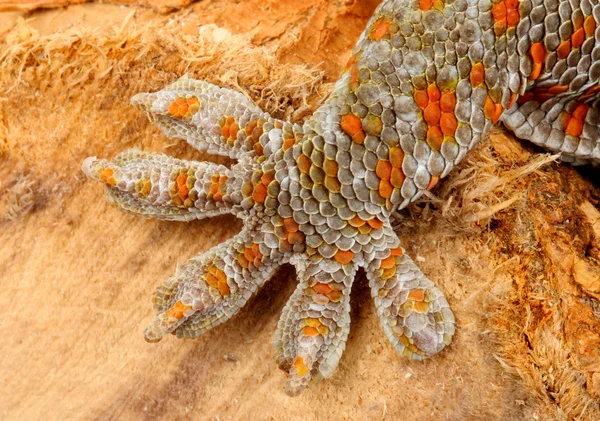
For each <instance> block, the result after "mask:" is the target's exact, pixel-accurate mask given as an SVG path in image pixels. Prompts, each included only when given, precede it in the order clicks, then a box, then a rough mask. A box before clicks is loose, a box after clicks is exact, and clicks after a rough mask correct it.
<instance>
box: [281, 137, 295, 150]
mask: <svg viewBox="0 0 600 421" xmlns="http://www.w3.org/2000/svg"><path fill="white" fill-rule="evenodd" d="M295 143H296V139H294V138H291V139H285V140H284V141H283V151H284V152H285V151H287V150H288V149H289V148H291V147H292V146H294V144H295Z"/></svg>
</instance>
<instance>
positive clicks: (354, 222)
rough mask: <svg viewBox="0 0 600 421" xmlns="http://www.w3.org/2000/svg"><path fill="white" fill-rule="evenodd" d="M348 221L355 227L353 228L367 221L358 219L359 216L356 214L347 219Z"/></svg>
mask: <svg viewBox="0 0 600 421" xmlns="http://www.w3.org/2000/svg"><path fill="white" fill-rule="evenodd" d="M348 223H349V224H350V225H351V226H353V227H355V228H358V227H362V226H363V225H365V224H366V223H367V222H366V221H363V220H362V219H360V217H359V216H358V215H357V216H355V217H354V218H352V219H351V220H349V221H348Z"/></svg>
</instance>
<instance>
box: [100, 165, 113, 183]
mask: <svg viewBox="0 0 600 421" xmlns="http://www.w3.org/2000/svg"><path fill="white" fill-rule="evenodd" d="M114 175H115V171H114V170H113V169H112V168H105V169H104V170H103V171H101V172H100V174H99V175H98V177H100V180H102V181H103V182H104V183H106V184H108V185H109V186H115V185H116V184H117V180H116V178H115V177H114Z"/></svg>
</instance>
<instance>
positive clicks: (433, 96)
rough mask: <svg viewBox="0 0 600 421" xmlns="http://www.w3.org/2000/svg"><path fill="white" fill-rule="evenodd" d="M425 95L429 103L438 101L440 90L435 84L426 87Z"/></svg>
mask: <svg viewBox="0 0 600 421" xmlns="http://www.w3.org/2000/svg"><path fill="white" fill-rule="evenodd" d="M427 95H428V96H429V101H431V102H436V101H439V100H440V90H439V89H438V87H437V86H436V85H435V84H431V85H429V86H428V87H427Z"/></svg>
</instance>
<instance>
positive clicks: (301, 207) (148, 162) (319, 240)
mask: <svg viewBox="0 0 600 421" xmlns="http://www.w3.org/2000/svg"><path fill="white" fill-rule="evenodd" d="M132 102H133V103H134V104H135V105H137V106H138V107H140V108H141V109H143V110H145V111H146V112H147V113H149V115H150V117H151V118H152V119H153V120H154V121H155V122H156V123H157V125H158V126H159V127H161V128H162V129H163V131H164V132H165V133H166V134H167V135H168V136H170V137H178V138H184V139H186V140H187V141H188V142H189V143H190V144H192V145H194V146H195V147H197V148H198V149H200V150H208V151H212V152H216V153H220V154H224V155H228V156H231V157H234V158H236V159H237V160H238V162H237V163H236V164H235V165H233V167H232V168H231V169H230V168H227V167H225V166H222V165H217V164H212V163H206V162H195V161H182V160H179V159H175V158H171V157H169V156H166V155H161V154H149V153H144V152H140V151H136V150H130V151H125V152H123V153H121V154H120V155H118V156H117V157H116V158H114V159H113V160H111V161H107V160H102V159H97V158H95V157H94V158H88V159H86V160H85V161H84V163H83V171H84V172H85V173H86V174H87V175H88V176H89V177H90V178H92V179H94V180H97V181H100V182H102V183H104V185H105V186H106V193H107V197H108V199H109V201H110V202H111V203H113V204H115V205H116V206H118V207H120V208H121V209H123V210H125V211H128V212H133V213H138V214H141V215H144V216H147V217H153V218H160V219H168V220H176V221H189V220H192V219H200V218H205V217H209V216H214V215H219V214H223V213H231V214H234V215H236V216H238V217H240V218H241V219H243V221H244V227H243V229H242V231H241V232H240V233H239V234H238V235H236V236H235V237H233V238H232V239H230V240H228V241H226V242H224V243H222V244H220V245H218V246H216V247H213V248H212V249H210V250H208V251H207V252H205V253H203V254H202V255H200V256H198V257H195V258H193V259H191V260H190V261H188V262H187V263H186V264H184V265H182V266H181V267H179V268H178V269H177V273H176V274H175V276H173V277H172V278H170V279H169V280H167V281H166V282H165V283H164V284H163V285H162V286H160V287H159V288H158V290H157V292H156V295H155V297H154V305H155V307H156V310H157V312H158V315H157V317H156V319H155V321H154V322H153V323H152V324H151V325H150V326H149V327H148V328H147V329H146V331H145V338H146V340H148V341H149V342H157V341H159V340H160V339H161V338H162V337H163V336H164V335H166V334H168V333H172V334H175V335H177V336H178V337H187V338H195V337H197V336H199V335H200V334H202V333H203V332H205V331H207V330H208V329H210V328H212V327H214V326H216V325H218V324H220V323H223V322H224V321H226V320H228V319H229V318H230V317H232V316H233V315H234V314H236V313H237V312H238V311H239V309H240V308H242V307H243V306H244V305H245V304H246V302H247V301H248V299H249V298H250V297H251V296H252V295H253V294H254V293H255V292H256V291H257V290H258V289H259V288H260V287H261V286H262V285H263V284H264V283H265V282H266V281H267V280H268V279H269V278H270V277H271V276H272V275H273V273H274V272H275V270H276V269H277V268H278V267H279V266H280V265H281V264H284V263H292V264H293V265H294V266H295V267H296V269H297V271H298V276H299V278H300V282H299V284H298V287H297V289H296V291H295V292H294V294H293V295H292V297H291V298H290V300H289V302H288V304H287V305H286V307H285V309H284V311H283V314H282V316H281V319H280V321H279V324H278V327H277V333H276V335H275V346H276V359H277V363H278V365H279V366H280V368H281V369H282V370H284V371H286V372H287V373H288V375H289V379H288V382H287V385H286V388H285V390H286V393H288V394H289V395H296V394H298V393H300V392H301V391H302V390H303V389H304V388H305V387H306V386H307V385H308V383H309V382H310V381H311V380H312V379H323V378H328V377H330V376H331V375H332V374H333V372H334V371H335V369H336V367H337V365H338V363H339V360H340V358H341V356H342V352H343V351H344V349H345V344H346V338H347V337H348V332H349V329H350V314H349V311H350V291H351V287H352V283H353V281H354V276H355V274H356V271H357V269H358V268H359V267H363V268H365V269H366V270H367V273H368V276H369V279H370V285H371V289H372V294H373V297H374V298H375V303H376V306H377V310H378V314H379V317H380V319H381V324H382V326H383V328H384V331H385V333H386V335H387V336H388V338H389V339H390V341H391V342H392V344H393V345H394V346H395V347H396V349H397V350H398V351H399V352H400V353H401V354H403V355H405V356H407V357H409V358H412V359H417V360H421V359H424V358H427V357H429V356H431V355H434V354H435V353H437V352H439V351H440V350H441V349H442V348H443V347H444V346H446V345H447V344H449V343H450V340H451V338H452V334H453V333H454V325H453V323H454V318H453V315H452V312H451V311H450V309H449V308H448V303H447V301H446V300H445V298H444V297H443V295H442V294H441V292H440V291H439V290H438V289H437V288H436V287H435V286H434V285H433V283H432V282H431V281H429V280H427V279H425V278H424V277H423V275H422V274H421V272H420V271H419V270H418V268H417V267H416V266H415V265H414V264H413V263H412V261H411V260H410V259H409V258H408V257H407V256H405V255H404V253H403V251H402V250H401V249H400V248H398V242H399V240H398V238H397V236H396V234H395V233H394V232H393V230H392V229H391V226H390V223H389V212H388V211H387V209H386V208H385V207H377V206H373V205H372V204H370V203H365V202H361V201H360V200H358V197H359V196H362V195H364V194H363V192H362V191H361V185H360V184H356V183H355V181H354V180H349V181H348V182H349V184H350V185H352V186H354V185H356V189H357V191H356V194H355V195H354V198H350V199H348V198H346V197H344V194H342V193H343V191H342V189H344V188H345V186H344V183H347V182H346V181H345V178H344V177H343V176H340V174H341V173H340V172H343V170H344V165H346V163H345V160H344V157H343V156H342V155H339V154H340V153H343V152H344V151H343V150H342V149H341V148H333V149H332V145H328V144H327V143H326V142H325V139H324V138H322V139H319V138H318V136H316V134H315V133H314V131H313V129H312V128H311V127H310V126H304V127H302V126H298V125H293V124H290V123H287V122H283V121H279V120H276V119H273V118H272V117H271V116H269V115H268V114H266V113H264V112H263V111H261V110H260V109H258V107H256V106H255V105H254V104H252V103H251V102H250V101H248V100H247V99H246V98H245V97H242V96H241V95H240V94H238V93H235V92H233V91H230V90H228V89H222V88H217V87H215V86H213V85H209V84H207V83H204V82H199V81H194V80H191V79H188V78H185V77H184V78H182V79H180V80H179V81H177V82H175V83H174V84H172V85H170V86H168V87H167V88H165V89H164V90H163V91H159V92H157V93H153V94H139V95H136V96H135V97H134V99H133V101H132ZM390 154H396V155H397V152H394V151H391V152H390ZM337 155H339V158H340V159H339V160H337V161H336V160H333V159H332V157H335V156H337ZM391 162H392V163H393V162H394V160H393V159H391ZM347 164H348V165H350V163H347ZM389 165H390V171H391V170H392V164H391V163H390V164H389ZM346 190H347V189H346ZM346 193H348V192H347V191H346ZM346 195H348V194H346Z"/></svg>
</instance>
